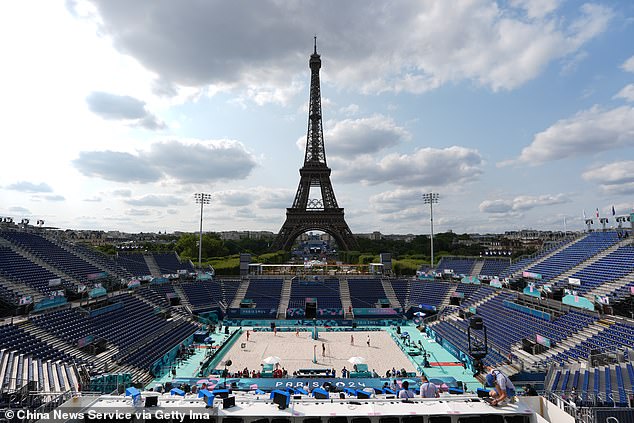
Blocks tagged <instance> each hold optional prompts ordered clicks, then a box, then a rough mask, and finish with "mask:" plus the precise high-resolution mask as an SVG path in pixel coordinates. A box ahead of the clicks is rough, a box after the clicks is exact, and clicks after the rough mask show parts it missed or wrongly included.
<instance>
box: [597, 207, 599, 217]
mask: <svg viewBox="0 0 634 423" xmlns="http://www.w3.org/2000/svg"><path fill="white" fill-rule="evenodd" d="M598 217H599V208H598V207H597V218H598Z"/></svg>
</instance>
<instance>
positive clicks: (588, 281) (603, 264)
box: [558, 245, 634, 294]
mask: <svg viewBox="0 0 634 423" xmlns="http://www.w3.org/2000/svg"><path fill="white" fill-rule="evenodd" d="M632 272H634V246H632V245H626V246H623V247H620V248H618V249H617V250H616V251H613V252H612V253H610V254H608V255H607V256H605V257H603V258H601V259H600V260H598V261H596V262H595V263H593V264H591V265H590V266H588V267H586V268H585V269H583V270H581V271H579V272H576V273H574V274H573V275H572V276H571V277H572V278H577V279H579V280H581V286H575V287H574V289H575V291H577V293H579V294H584V293H586V292H588V291H590V290H592V289H594V288H596V287H597V286H599V285H601V284H602V283H605V282H610V281H613V280H616V279H619V278H621V277H623V276H625V275H627V274H628V273H632ZM567 283H568V280H567V279H566V280H563V281H561V282H559V283H558V285H560V286H565V285H566V284H567Z"/></svg>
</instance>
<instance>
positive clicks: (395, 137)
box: [297, 115, 410, 158]
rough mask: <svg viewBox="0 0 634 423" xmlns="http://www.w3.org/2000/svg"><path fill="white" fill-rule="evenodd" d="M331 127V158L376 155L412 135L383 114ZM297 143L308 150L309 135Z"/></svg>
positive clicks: (328, 140) (327, 134)
mask: <svg viewBox="0 0 634 423" xmlns="http://www.w3.org/2000/svg"><path fill="white" fill-rule="evenodd" d="M329 126H330V127H329V128H327V129H326V130H325V131H324V139H325V140H326V141H325V143H326V156H327V157H342V158H352V157H355V156H358V155H359V154H374V153H377V152H379V151H381V150H384V149H386V148H389V147H394V146H396V145H398V144H399V143H401V141H403V140H405V139H409V138H410V134H409V132H407V130H405V129H404V128H402V127H400V126H398V125H397V124H396V123H395V122H394V120H392V118H389V117H386V116H383V115H374V116H370V117H365V118H359V119H345V120H342V121H338V122H335V123H334V124H331V125H329ZM297 146H298V148H299V149H300V150H302V151H304V149H305V148H306V137H301V138H299V139H298V140H297Z"/></svg>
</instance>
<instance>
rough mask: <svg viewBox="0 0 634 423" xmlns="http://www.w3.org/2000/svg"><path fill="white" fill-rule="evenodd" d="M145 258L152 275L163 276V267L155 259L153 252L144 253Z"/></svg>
mask: <svg viewBox="0 0 634 423" xmlns="http://www.w3.org/2000/svg"><path fill="white" fill-rule="evenodd" d="M143 260H145V264H146V265H147V268H148V269H149V270H150V275H152V276H153V277H155V278H160V277H161V276H162V273H161V268H160V267H159V265H158V264H157V263H156V259H154V256H153V255H152V254H150V253H144V254H143Z"/></svg>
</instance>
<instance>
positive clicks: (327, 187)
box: [273, 37, 357, 250]
mask: <svg viewBox="0 0 634 423" xmlns="http://www.w3.org/2000/svg"><path fill="white" fill-rule="evenodd" d="M309 66H310V105H309V110H308V136H307V137H306V155H305V157H304V166H303V167H302V168H301V169H300V170H299V174H300V180H299V187H297V194H295V201H293V206H292V207H290V208H287V209H286V221H285V222H284V225H282V229H280V232H279V233H278V235H277V238H276V239H275V241H274V243H273V248H274V249H276V250H282V249H284V250H290V249H291V247H292V246H293V242H294V241H295V239H297V237H298V236H300V235H301V234H303V233H305V232H308V231H311V230H317V231H323V232H326V233H327V234H330V235H331V236H332V237H333V238H334V239H335V241H337V244H338V246H339V248H340V249H343V250H351V249H353V248H355V247H356V246H357V240H356V239H355V237H354V235H352V231H350V228H349V227H348V224H347V223H346V221H345V219H344V217H343V215H344V213H343V208H342V207H339V206H338V205H337V199H336V198H335V192H334V191H333V189H332V183H331V182H330V168H329V167H328V165H327V164H326V151H325V149H324V130H323V126H322V121H321V90H320V88H319V69H320V68H321V58H320V56H319V54H317V37H315V50H314V52H313V54H312V55H311V56H310V61H309ZM312 187H318V188H320V189H321V199H312V198H309V195H310V191H311V188H312Z"/></svg>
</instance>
